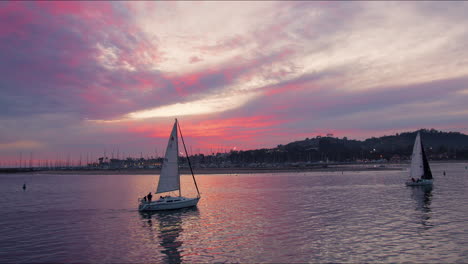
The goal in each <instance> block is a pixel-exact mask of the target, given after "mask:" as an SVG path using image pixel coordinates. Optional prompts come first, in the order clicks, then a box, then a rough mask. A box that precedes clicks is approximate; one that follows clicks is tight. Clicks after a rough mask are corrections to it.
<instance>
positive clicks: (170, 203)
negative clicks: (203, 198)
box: [138, 197, 200, 211]
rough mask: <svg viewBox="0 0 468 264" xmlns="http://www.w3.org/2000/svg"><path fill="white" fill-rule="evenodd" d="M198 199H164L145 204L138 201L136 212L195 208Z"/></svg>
mask: <svg viewBox="0 0 468 264" xmlns="http://www.w3.org/2000/svg"><path fill="white" fill-rule="evenodd" d="M199 200H200V198H185V197H165V198H161V199H159V200H156V201H151V202H145V201H142V200H140V205H139V206H138V211H162V210H174V209H181V208H187V207H192V206H196V205H197V204H198V201H199Z"/></svg>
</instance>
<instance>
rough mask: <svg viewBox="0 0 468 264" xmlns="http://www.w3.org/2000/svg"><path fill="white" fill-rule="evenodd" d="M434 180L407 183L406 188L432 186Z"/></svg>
mask: <svg viewBox="0 0 468 264" xmlns="http://www.w3.org/2000/svg"><path fill="white" fill-rule="evenodd" d="M432 182H433V180H419V181H411V180H409V181H407V182H406V186H425V185H432Z"/></svg>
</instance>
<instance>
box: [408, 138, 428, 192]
mask: <svg viewBox="0 0 468 264" xmlns="http://www.w3.org/2000/svg"><path fill="white" fill-rule="evenodd" d="M433 180H434V179H433V178H432V172H431V168H430V167H429V162H428V161H427V157H426V153H425V151H424V146H423V144H422V141H421V135H420V134H419V132H418V135H417V136H416V140H415V141H414V147H413V155H412V156H411V168H410V178H409V179H408V181H406V185H407V186H421V185H432V182H433Z"/></svg>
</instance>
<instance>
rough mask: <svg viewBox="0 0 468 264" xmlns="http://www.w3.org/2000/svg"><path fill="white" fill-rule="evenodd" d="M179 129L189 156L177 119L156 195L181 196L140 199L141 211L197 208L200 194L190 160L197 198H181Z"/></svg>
mask: <svg viewBox="0 0 468 264" xmlns="http://www.w3.org/2000/svg"><path fill="white" fill-rule="evenodd" d="M177 129H179V131H180V136H181V138H182V144H183V145H184V150H185V153H186V155H187V159H188V154H187V149H186V147H185V143H184V138H183V137H182V132H181V130H180V126H179V125H178V122H177V119H176V120H175V123H174V126H173V128H172V132H171V135H170V136H169V142H168V143H167V148H166V155H165V157H164V162H163V164H162V168H161V174H160V176H159V182H158V187H157V190H156V194H157V195H160V194H162V193H167V192H172V191H179V196H175V197H173V196H170V195H165V196H160V198H159V199H158V200H155V201H151V200H147V199H145V198H146V197H145V198H144V199H139V202H140V204H139V206H138V210H139V211H159V210H169V209H179V208H185V207H191V206H196V205H197V203H198V201H199V200H200V192H199V191H198V186H197V182H196V181H195V176H194V175H193V171H192V166H191V164H190V160H188V164H189V167H190V171H191V172H192V177H193V182H194V183H195V188H196V189H197V197H196V198H186V197H182V196H181V190H180V173H179V165H178V162H179V144H178V136H177Z"/></svg>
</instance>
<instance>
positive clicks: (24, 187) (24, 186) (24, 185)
mask: <svg viewBox="0 0 468 264" xmlns="http://www.w3.org/2000/svg"><path fill="white" fill-rule="evenodd" d="M24 190H26V183H25V184H23V191H24Z"/></svg>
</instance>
